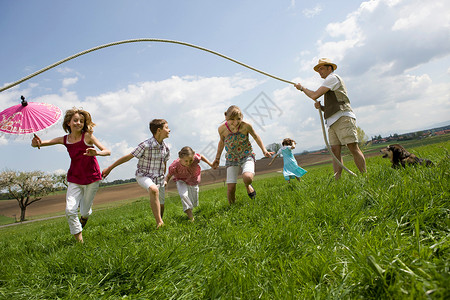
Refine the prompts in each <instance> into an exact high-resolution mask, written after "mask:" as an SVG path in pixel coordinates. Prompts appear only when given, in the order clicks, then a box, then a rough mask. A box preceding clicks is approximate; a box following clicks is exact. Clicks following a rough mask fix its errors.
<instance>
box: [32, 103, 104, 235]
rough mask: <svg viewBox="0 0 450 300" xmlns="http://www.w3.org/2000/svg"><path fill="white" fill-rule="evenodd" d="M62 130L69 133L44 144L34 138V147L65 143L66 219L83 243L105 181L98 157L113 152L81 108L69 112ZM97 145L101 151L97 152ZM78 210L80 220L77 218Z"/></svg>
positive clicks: (87, 114) (73, 232)
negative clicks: (101, 139)
mask: <svg viewBox="0 0 450 300" xmlns="http://www.w3.org/2000/svg"><path fill="white" fill-rule="evenodd" d="M62 126H63V129H64V131H65V132H68V133H69V134H67V135H65V136H61V137H57V138H54V139H52V140H48V141H42V140H41V139H40V138H39V137H38V136H37V135H34V138H33V140H32V141H31V146H32V147H38V148H39V149H40V148H41V147H45V146H51V145H57V144H62V145H64V146H65V147H66V148H67V152H69V156H70V167H69V171H68V172H67V183H68V186H67V193H66V216H67V221H68V222H69V228H70V233H71V234H73V236H74V237H75V239H76V240H77V241H78V242H80V243H83V235H82V234H81V232H82V231H83V227H84V226H85V225H86V222H87V220H88V218H89V216H90V215H91V214H92V203H93V201H94V197H95V194H96V193H97V190H98V188H99V185H100V180H102V174H101V173H100V166H99V165H98V162H97V159H96V158H95V156H97V155H98V156H107V155H110V154H111V151H110V150H108V149H106V148H105V147H104V146H103V145H102V144H101V143H100V142H99V141H98V140H97V138H96V137H95V136H94V134H93V128H94V126H95V123H94V122H92V118H91V115H90V114H89V113H88V112H87V111H85V110H82V109H77V108H75V107H74V108H72V109H69V110H67V111H66V114H65V116H64V123H63V125H62ZM94 145H95V146H97V148H98V149H100V151H98V150H97V149H95V147H94ZM78 207H79V208H80V215H81V218H80V219H78Z"/></svg>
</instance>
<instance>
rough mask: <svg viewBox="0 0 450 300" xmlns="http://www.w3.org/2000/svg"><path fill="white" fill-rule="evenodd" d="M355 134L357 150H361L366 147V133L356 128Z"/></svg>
mask: <svg viewBox="0 0 450 300" xmlns="http://www.w3.org/2000/svg"><path fill="white" fill-rule="evenodd" d="M356 134H357V136H358V141H359V142H358V145H359V148H361V149H363V148H365V147H366V146H367V144H368V143H367V141H368V139H369V137H368V136H367V135H366V133H365V132H364V130H362V128H361V127H359V126H358V127H356Z"/></svg>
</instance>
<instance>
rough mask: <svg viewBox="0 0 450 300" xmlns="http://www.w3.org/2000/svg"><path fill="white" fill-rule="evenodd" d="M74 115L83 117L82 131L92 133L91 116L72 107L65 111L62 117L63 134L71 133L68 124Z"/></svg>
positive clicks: (93, 124)
mask: <svg viewBox="0 0 450 300" xmlns="http://www.w3.org/2000/svg"><path fill="white" fill-rule="evenodd" d="M75 114H79V115H81V116H83V117H84V126H83V129H82V131H84V132H89V133H92V132H93V131H94V129H93V128H94V126H95V123H94V122H92V118H91V114H90V113H88V112H87V111H85V110H84V109H81V108H76V107H72V109H68V110H66V114H65V116H64V122H63V125H62V126H63V129H64V131H65V132H68V133H72V131H71V129H70V126H69V123H70V121H71V120H72V118H73V116H74V115H75Z"/></svg>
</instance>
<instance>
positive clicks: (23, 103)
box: [20, 95, 28, 107]
mask: <svg viewBox="0 0 450 300" xmlns="http://www.w3.org/2000/svg"><path fill="white" fill-rule="evenodd" d="M20 99H22V106H23V107H25V106H27V105H28V102H27V101H25V97H24V96H23V95H22V96H20Z"/></svg>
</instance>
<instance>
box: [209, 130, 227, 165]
mask: <svg viewBox="0 0 450 300" xmlns="http://www.w3.org/2000/svg"><path fill="white" fill-rule="evenodd" d="M221 128H222V126H221V127H219V137H220V140H219V144H218V145H217V154H216V159H215V160H214V161H213V163H212V166H211V167H212V168H213V169H216V168H217V167H218V166H219V163H220V156H221V155H222V151H223V148H225V143H224V140H225V136H224V135H223V134H222V133H221Z"/></svg>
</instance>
